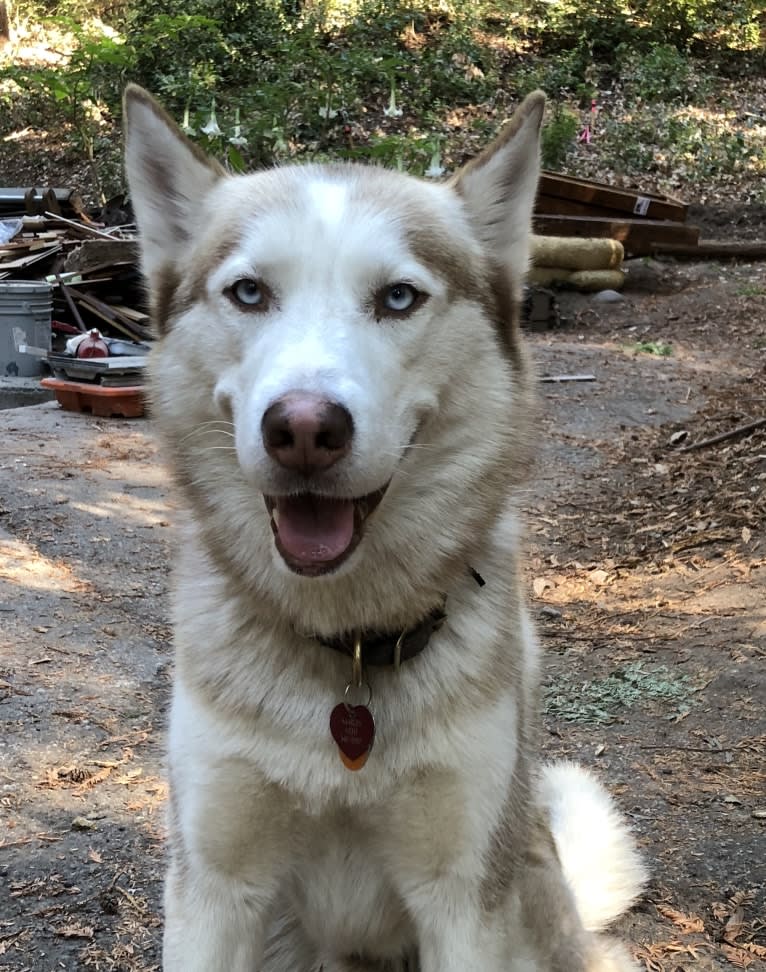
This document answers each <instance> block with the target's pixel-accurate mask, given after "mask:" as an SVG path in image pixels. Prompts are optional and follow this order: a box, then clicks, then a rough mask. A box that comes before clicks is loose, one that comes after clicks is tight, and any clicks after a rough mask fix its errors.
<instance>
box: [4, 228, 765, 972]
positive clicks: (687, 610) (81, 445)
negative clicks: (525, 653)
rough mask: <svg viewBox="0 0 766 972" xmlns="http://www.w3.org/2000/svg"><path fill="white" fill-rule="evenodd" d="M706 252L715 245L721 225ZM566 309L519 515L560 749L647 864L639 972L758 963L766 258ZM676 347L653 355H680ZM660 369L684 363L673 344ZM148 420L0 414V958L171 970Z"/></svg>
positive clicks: (639, 269)
mask: <svg viewBox="0 0 766 972" xmlns="http://www.w3.org/2000/svg"><path fill="white" fill-rule="evenodd" d="M711 235H712V234H711ZM630 280H631V283H630V287H629V289H628V290H627V291H626V294H625V299H624V300H623V301H622V302H620V303H616V304H606V303H599V302H597V301H595V300H594V299H593V298H592V297H581V296H576V297H575V296H570V297H567V298H562V301H561V304H562V313H563V314H564V316H565V318H566V322H565V323H564V324H563V325H562V326H561V327H560V328H558V329H556V330H555V331H548V332H545V333H542V334H532V335H530V341H531V342H532V344H533V346H534V349H535V352H536V355H537V359H538V364H539V369H540V372H541V374H542V375H548V376H556V375H573V374H591V375H592V376H593V378H594V380H592V381H587V382H570V383H545V384H542V385H541V390H542V396H541V401H542V404H543V418H542V425H541V431H540V449H539V455H540V458H539V462H538V467H537V471H536V478H535V479H534V481H533V482H532V483H531V484H530V488H529V491H528V493H527V494H526V495H525V498H524V506H525V508H526V513H527V519H528V530H529V571H528V581H529V592H530V597H531V599H532V604H533V609H534V613H535V615H536V616H537V619H538V623H539V628H540V632H541V635H542V641H543V645H544V648H545V652H546V669H545V685H546V691H545V714H544V731H543V746H544V749H545V751H546V754H547V755H548V756H550V757H555V756H559V757H560V756H564V757H572V758H576V759H578V760H581V761H582V762H584V763H585V764H587V765H589V766H591V767H593V768H594V769H595V770H596V771H597V772H598V773H599V775H600V776H601V777H602V778H603V779H604V780H605V782H606V783H607V785H608V786H609V787H610V788H611V789H612V791H613V792H614V793H615V794H616V795H617V797H618V799H619V801H620V803H621V805H622V807H623V808H624V810H625V811H626V812H627V814H628V815H629V817H630V819H631V821H632V823H633V825H634V827H635V829H636V832H637V834H638V837H639V840H640V843H641V845H642V847H643V848H644V850H645V853H646V856H647V858H648V860H649V862H650V864H651V870H652V880H651V884H650V887H649V890H648V892H647V894H646V897H645V899H644V900H643V901H642V902H641V903H640V905H639V906H638V907H637V909H636V910H635V911H634V912H633V913H632V914H631V915H630V916H628V917H627V918H626V919H625V920H624V921H623V922H622V924H621V927H620V932H621V933H622V934H623V935H625V936H626V937H627V938H628V939H629V940H630V941H631V943H632V946H633V950H634V952H635V955H636V957H637V959H638V961H639V963H640V965H641V966H643V967H645V968H646V969H647V970H650V972H674V970H686V969H690V970H691V969H694V970H697V969H700V970H705V969H729V968H732V967H733V968H750V969H766V911H765V907H766V902H765V894H766V853H765V848H766V763H765V762H764V755H765V754H766V597H765V596H764V595H766V567H765V566H764V565H765V563H766V538H765V537H764V531H763V524H764V513H766V500H765V496H766V424H764V425H762V426H761V427H760V428H758V429H756V430H754V431H752V432H751V433H749V434H747V433H739V434H736V435H734V436H732V437H730V438H726V439H724V440H722V441H720V442H718V443H714V444H711V445H708V446H703V447H701V448H696V446H699V445H700V444H701V442H702V441H703V440H705V439H707V438H710V437H713V436H715V435H717V434H720V433H725V432H731V431H732V430H734V429H736V428H738V427H739V426H741V425H745V424H746V423H748V422H751V421H753V420H757V419H761V418H763V417H764V416H766V267H764V266H762V265H760V264H753V265H741V266H729V265H721V264H706V265H701V264H694V265H675V264H671V263H664V264H663V263H656V262H651V261H648V262H647V261H639V262H636V261H633V262H632V263H631V273H630ZM663 352H664V353H663ZM668 352H670V353H668ZM149 432H150V428H149V423H147V422H145V421H142V420H135V421H104V420H99V419H94V418H91V417H88V416H81V415H73V414H68V413H64V412H61V411H59V410H58V409H57V408H56V407H55V406H53V405H42V406H35V407H31V408H26V409H14V410H7V411H4V412H0V719H1V720H2V726H3V730H2V735H1V736H0V821H1V822H0V967H1V968H4V969H9V970H14V972H22V970H23V972H29V970H34V972H53V970H59V969H66V970H69V969H72V970H74V969H99V970H122V972H139V970H141V972H149V970H153V969H158V968H159V941H160V930H161V924H160V914H159V904H160V889H161V878H162V869H163V826H164V825H163V808H164V802H165V796H166V788H165V782H164V771H163V735H164V726H165V718H166V707H167V697H168V683H169V668H170V663H171V662H170V632H169V630H168V624H167V610H168V606H167V590H168V562H169V554H170V547H171V544H172V527H171V524H172V521H173V509H172V500H171V499H170V498H169V489H168V482H167V478H166V475H165V473H164V471H163V468H162V464H161V457H159V456H158V455H157V451H156V449H155V447H154V445H153V444H152V441H151V438H150V435H149Z"/></svg>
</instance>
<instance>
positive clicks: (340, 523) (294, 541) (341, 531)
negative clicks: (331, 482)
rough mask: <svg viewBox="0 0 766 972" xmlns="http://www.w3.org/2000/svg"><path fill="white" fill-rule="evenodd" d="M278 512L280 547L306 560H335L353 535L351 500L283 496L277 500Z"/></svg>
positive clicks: (291, 554)
mask: <svg viewBox="0 0 766 972" xmlns="http://www.w3.org/2000/svg"><path fill="white" fill-rule="evenodd" d="M277 512H278V514H279V515H278V532H279V540H280V543H281V545H282V548H283V550H284V551H285V552H286V553H287V554H288V555H289V556H290V557H292V558H294V559H295V560H298V561H301V562H302V563H305V564H313V563H324V562H326V561H328V560H335V558H336V557H340V555H341V554H342V553H343V552H344V551H345V550H346V549H347V548H348V546H349V544H350V543H351V540H352V538H353V536H354V502H353V500H336V499H327V498H325V497H322V496H313V495H309V494H305V495H303V496H285V497H280V498H279V499H278V500H277Z"/></svg>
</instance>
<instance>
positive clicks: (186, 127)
mask: <svg viewBox="0 0 766 972" xmlns="http://www.w3.org/2000/svg"><path fill="white" fill-rule="evenodd" d="M181 131H182V132H183V133H184V135H196V134H197V130H196V129H195V128H194V127H193V126H192V125H191V124H190V123H189V106H188V105H187V106H186V108H184V120H183V122H182V124H181Z"/></svg>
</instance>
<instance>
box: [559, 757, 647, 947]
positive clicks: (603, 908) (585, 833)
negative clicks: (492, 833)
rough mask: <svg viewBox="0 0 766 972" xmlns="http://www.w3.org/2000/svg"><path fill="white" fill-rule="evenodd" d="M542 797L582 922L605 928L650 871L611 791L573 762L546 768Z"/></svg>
mask: <svg viewBox="0 0 766 972" xmlns="http://www.w3.org/2000/svg"><path fill="white" fill-rule="evenodd" d="M540 792H541V796H542V801H543V804H544V805H545V806H547V807H548V810H549V812H550V819H551V829H552V831H553V837H554V840H555V841H556V849H557V851H558V854H559V858H560V860H561V866H562V868H563V871H564V875H565V877H566V879H567V881H568V882H569V885H570V886H571V888H572V891H573V893H574V897H575V901H576V903H577V910H578V911H579V914H580V918H581V920H582V923H583V925H584V926H585V928H587V929H588V930H589V931H601V930H602V929H604V928H606V926H607V925H609V924H610V923H611V922H612V921H614V920H615V918H617V917H619V916H620V915H621V914H622V913H623V912H624V911H627V910H628V908H630V906H631V905H632V904H634V903H635V901H636V899H637V898H638V897H639V895H640V894H641V892H642V891H643V889H644V886H645V884H646V880H647V870H646V867H645V866H644V863H643V861H642V860H641V856H640V855H639V853H638V849H637V847H636V845H635V842H634V840H633V837H632V835H631V833H630V831H629V829H628V826H627V824H626V823H625V821H624V819H623V817H622V815H621V814H620V812H619V811H618V809H617V807H616V805H615V803H614V801H613V800H612V798H611V796H610V795H609V794H608V793H607V791H606V790H605V789H604V787H603V786H602V785H601V784H600V783H599V782H598V780H597V779H596V778H595V776H593V775H592V774H591V773H589V772H588V770H585V769H583V768H582V767H581V766H577V765H575V764H574V763H553V764H551V765H549V766H545V767H544V768H543V773H542V777H541V780H540Z"/></svg>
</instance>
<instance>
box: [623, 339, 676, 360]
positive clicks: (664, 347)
mask: <svg viewBox="0 0 766 972" xmlns="http://www.w3.org/2000/svg"><path fill="white" fill-rule="evenodd" d="M628 350H629V351H633V352H634V353H635V354H653V355H656V356H657V357H658V358H669V357H670V356H671V355H672V354H673V345H672V344H665V342H664V341H636V343H635V344H629V345H628Z"/></svg>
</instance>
